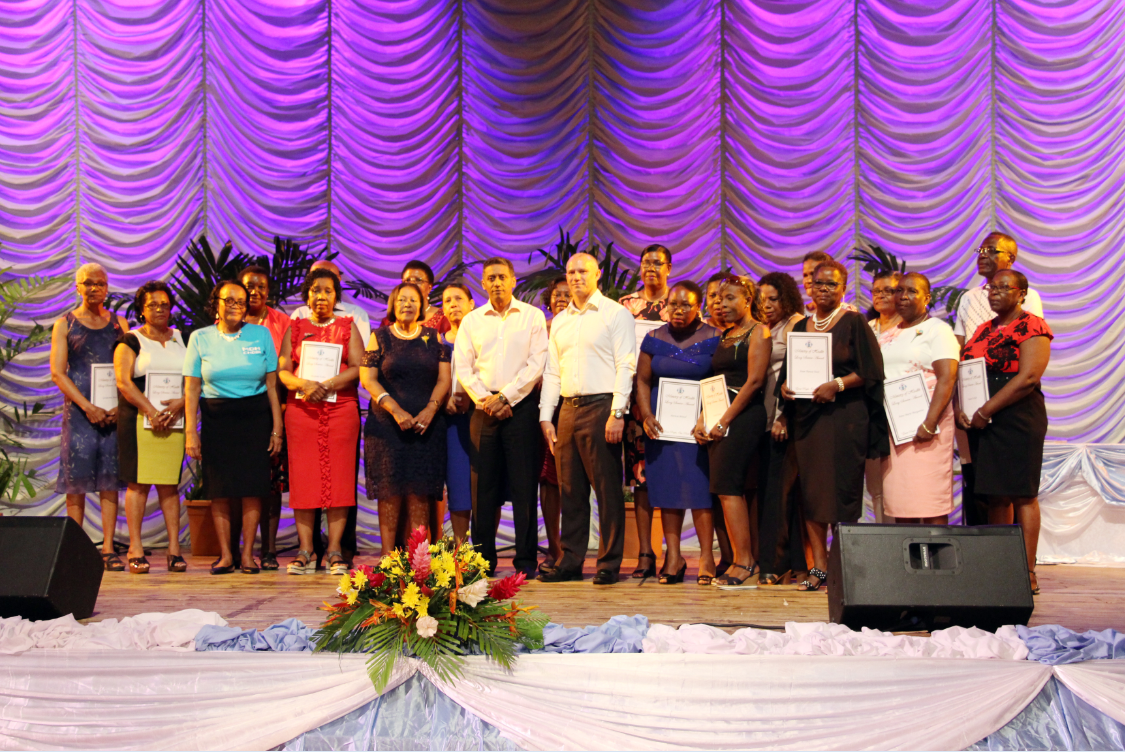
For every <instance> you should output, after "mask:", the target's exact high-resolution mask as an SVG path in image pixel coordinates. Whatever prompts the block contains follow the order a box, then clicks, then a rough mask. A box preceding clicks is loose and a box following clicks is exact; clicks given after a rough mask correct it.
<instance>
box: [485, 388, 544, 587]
mask: <svg viewBox="0 0 1125 752" xmlns="http://www.w3.org/2000/svg"><path fill="white" fill-rule="evenodd" d="M469 437H470V440H471V441H472V450H471V454H470V457H469V460H470V464H471V466H472V476H471V477H472V491H473V520H472V529H471V533H470V534H471V536H472V539H473V545H474V546H476V548H477V550H478V551H480V554H481V556H483V557H484V558H485V559H486V560H487V561H488V565H489V568H490V569H491V570H492V571H496V512H497V511H498V510H499V509H500V507H501V506H503V505H504V497H505V495H510V497H511V500H512V516H513V518H514V520H515V524H516V555H515V558H513V559H512V564H513V565H514V566H515V568H516V570H517V571H520V570H528V569H534V568H535V565H536V562H537V556H538V543H539V535H538V533H539V525H538V521H539V516H538V515H537V514H536V509H537V500H538V492H539V464H540V463H539V400H538V399H537V398H535V396H534V395H529V396H527V397H525V398H524V399H522V400H520V402H519V403H518V404H517V405H516V406H515V407H513V408H512V417H510V418H506V419H504V420H498V419H497V418H494V417H492V416H491V415H487V414H486V413H485V412H484V410H480V409H477V410H474V411H473V417H472V418H471V419H470V421H469ZM505 489H507V491H508V494H505V493H504V491H505Z"/></svg>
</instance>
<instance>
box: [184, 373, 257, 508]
mask: <svg viewBox="0 0 1125 752" xmlns="http://www.w3.org/2000/svg"><path fill="white" fill-rule="evenodd" d="M199 412H200V414H201V415H202V418H203V422H202V431H201V433H200V442H201V443H202V445H203V446H202V450H203V462H202V465H203V473H202V477H203V492H204V494H205V495H206V497H207V498H208V499H227V498H241V497H243V496H251V497H253V496H257V497H259V498H260V497H262V496H268V495H269V493H270V451H269V449H270V433H271V432H272V431H273V415H272V414H271V411H270V399H269V396H268V395H266V394H264V393H263V394H258V395H255V396H253V397H241V398H238V399H218V398H216V399H202V400H200V405H199Z"/></svg>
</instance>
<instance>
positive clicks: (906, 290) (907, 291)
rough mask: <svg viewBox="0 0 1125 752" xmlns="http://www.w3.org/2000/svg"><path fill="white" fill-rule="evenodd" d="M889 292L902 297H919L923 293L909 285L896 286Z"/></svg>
mask: <svg viewBox="0 0 1125 752" xmlns="http://www.w3.org/2000/svg"><path fill="white" fill-rule="evenodd" d="M891 292H893V293H894V294H895V295H900V296H902V297H904V298H920V297H922V296H923V295H924V294H925V293H923V292H922V291H921V290H915V289H913V288H910V287H896V288H895V289H894V290H892V291H891Z"/></svg>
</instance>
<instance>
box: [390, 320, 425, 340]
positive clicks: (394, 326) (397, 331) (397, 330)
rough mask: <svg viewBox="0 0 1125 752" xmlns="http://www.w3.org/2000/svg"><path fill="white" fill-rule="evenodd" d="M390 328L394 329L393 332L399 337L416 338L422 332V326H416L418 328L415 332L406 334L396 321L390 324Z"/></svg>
mask: <svg viewBox="0 0 1125 752" xmlns="http://www.w3.org/2000/svg"><path fill="white" fill-rule="evenodd" d="M391 329H393V330H394V332H395V334H397V335H398V338H399V339H417V338H418V335H419V334H421V333H422V327H418V330H417V331H416V332H414V334H407V333H406V332H404V331H403V330H402V329H400V328H399V326H398V322H397V321H396V322H395V323H393V324H391Z"/></svg>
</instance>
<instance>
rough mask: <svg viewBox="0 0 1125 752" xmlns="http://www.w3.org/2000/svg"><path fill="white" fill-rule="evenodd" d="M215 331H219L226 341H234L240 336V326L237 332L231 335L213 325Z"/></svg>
mask: <svg viewBox="0 0 1125 752" xmlns="http://www.w3.org/2000/svg"><path fill="white" fill-rule="evenodd" d="M215 331H217V332H218V333H219V336H220V337H222V338H223V339H225V340H226V341H227V342H234V341H235V340H236V339H238V338H239V337H241V336H242V327H238V334H235V335H234V336H233V337H232V336H231V335H229V334H227V333H226V332H224V331H223V330H222V329H220V328H219V327H217V326H216V327H215Z"/></svg>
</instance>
